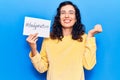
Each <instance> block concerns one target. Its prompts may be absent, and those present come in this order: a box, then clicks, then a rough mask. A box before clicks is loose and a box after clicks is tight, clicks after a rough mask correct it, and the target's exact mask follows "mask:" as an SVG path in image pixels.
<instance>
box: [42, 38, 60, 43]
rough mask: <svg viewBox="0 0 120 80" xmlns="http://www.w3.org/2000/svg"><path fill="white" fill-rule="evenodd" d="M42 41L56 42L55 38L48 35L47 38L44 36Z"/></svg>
mask: <svg viewBox="0 0 120 80" xmlns="http://www.w3.org/2000/svg"><path fill="white" fill-rule="evenodd" d="M43 41H44V42H47V43H51V42H57V41H58V40H57V39H51V38H50V37H48V38H44V39H43Z"/></svg>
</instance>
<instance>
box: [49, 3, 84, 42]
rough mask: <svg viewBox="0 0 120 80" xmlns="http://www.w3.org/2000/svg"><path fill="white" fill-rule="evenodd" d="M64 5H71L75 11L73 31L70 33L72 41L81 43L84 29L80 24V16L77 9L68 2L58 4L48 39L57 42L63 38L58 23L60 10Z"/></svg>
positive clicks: (60, 26)
mask: <svg viewBox="0 0 120 80" xmlns="http://www.w3.org/2000/svg"><path fill="white" fill-rule="evenodd" d="M65 5H72V6H73V7H74V9H75V15H76V19H77V21H76V22H75V24H74V25H73V29H72V33H71V34H72V39H73V40H79V41H82V40H83V39H82V37H81V36H82V35H83V34H84V33H85V27H84V25H83V24H82V23H81V16H80V11H79V9H78V7H77V6H76V5H75V4H73V3H72V2H70V1H64V2H62V3H60V5H59V7H58V8H57V14H56V16H55V17H54V22H53V25H52V31H51V34H50V37H51V39H58V40H62V38H63V37H64V36H63V32H62V25H61V23H60V9H61V7H63V6H65Z"/></svg>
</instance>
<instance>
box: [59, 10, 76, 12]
mask: <svg viewBox="0 0 120 80" xmlns="http://www.w3.org/2000/svg"><path fill="white" fill-rule="evenodd" d="M60 12H66V11H65V10H61V11H60ZM69 12H75V10H69Z"/></svg>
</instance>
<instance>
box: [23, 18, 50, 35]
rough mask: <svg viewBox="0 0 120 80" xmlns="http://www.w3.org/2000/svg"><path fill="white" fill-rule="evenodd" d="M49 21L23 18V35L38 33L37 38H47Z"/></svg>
mask: <svg viewBox="0 0 120 80" xmlns="http://www.w3.org/2000/svg"><path fill="white" fill-rule="evenodd" d="M50 23H51V21H50V20H45V19H39V18H32V17H25V21H24V29H23V35H30V34H34V33H38V36H39V37H49V35H50Z"/></svg>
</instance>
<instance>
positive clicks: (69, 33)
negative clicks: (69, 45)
mask: <svg viewBox="0 0 120 80" xmlns="http://www.w3.org/2000/svg"><path fill="white" fill-rule="evenodd" d="M62 30H63V35H64V36H68V35H71V32H72V28H62Z"/></svg>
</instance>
